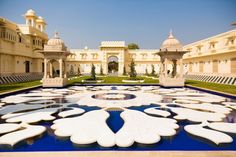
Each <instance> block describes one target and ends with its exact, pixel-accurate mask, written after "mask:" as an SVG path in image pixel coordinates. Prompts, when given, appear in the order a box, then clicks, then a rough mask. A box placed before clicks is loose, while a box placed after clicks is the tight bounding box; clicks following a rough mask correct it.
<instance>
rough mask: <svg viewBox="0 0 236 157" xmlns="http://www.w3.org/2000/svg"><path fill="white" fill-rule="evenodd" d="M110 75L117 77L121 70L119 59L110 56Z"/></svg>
mask: <svg viewBox="0 0 236 157" xmlns="http://www.w3.org/2000/svg"><path fill="white" fill-rule="evenodd" d="M107 69H108V74H112V75H117V74H118V69H119V63H118V57H117V56H110V57H109V58H108V68H107Z"/></svg>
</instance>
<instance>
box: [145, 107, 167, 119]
mask: <svg viewBox="0 0 236 157" xmlns="http://www.w3.org/2000/svg"><path fill="white" fill-rule="evenodd" d="M144 112H145V113H148V114H153V115H157V116H162V117H168V116H170V115H171V114H170V112H168V111H163V110H159V109H158V108H156V107H152V108H147V109H145V110H144Z"/></svg>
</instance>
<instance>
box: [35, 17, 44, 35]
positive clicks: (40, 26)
mask: <svg viewBox="0 0 236 157" xmlns="http://www.w3.org/2000/svg"><path fill="white" fill-rule="evenodd" d="M45 27H46V22H45V21H44V19H43V18H42V17H41V16H39V17H38V18H37V19H36V28H37V29H39V30H40V31H41V32H44V31H45V29H46V28H45Z"/></svg>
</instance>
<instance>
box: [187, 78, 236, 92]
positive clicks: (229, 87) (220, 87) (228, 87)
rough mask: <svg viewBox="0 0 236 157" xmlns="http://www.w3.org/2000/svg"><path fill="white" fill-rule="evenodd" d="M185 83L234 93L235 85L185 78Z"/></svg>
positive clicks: (235, 90)
mask: <svg viewBox="0 0 236 157" xmlns="http://www.w3.org/2000/svg"><path fill="white" fill-rule="evenodd" d="M185 84H186V85H191V86H195V87H201V88H206V89H211V90H215V91H220V92H224V93H230V94H234V95H236V86H233V85H224V84H218V83H210V82H202V81H195V80H187V81H186V82H185Z"/></svg>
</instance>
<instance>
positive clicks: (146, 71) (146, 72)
mask: <svg viewBox="0 0 236 157" xmlns="http://www.w3.org/2000/svg"><path fill="white" fill-rule="evenodd" d="M145 75H147V76H148V75H149V73H148V69H147V68H146V70H145Z"/></svg>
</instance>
